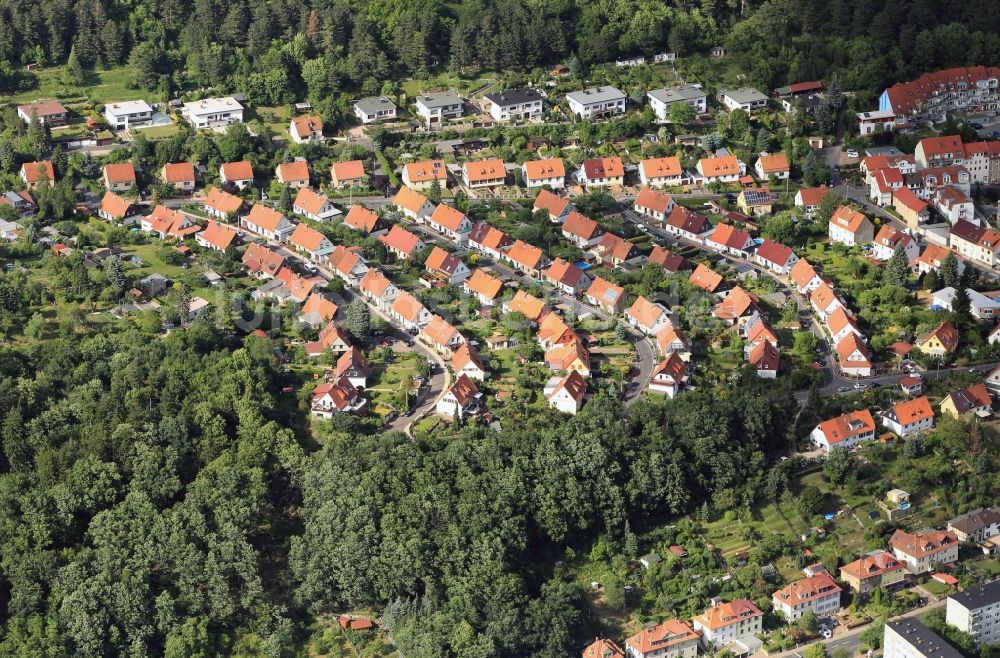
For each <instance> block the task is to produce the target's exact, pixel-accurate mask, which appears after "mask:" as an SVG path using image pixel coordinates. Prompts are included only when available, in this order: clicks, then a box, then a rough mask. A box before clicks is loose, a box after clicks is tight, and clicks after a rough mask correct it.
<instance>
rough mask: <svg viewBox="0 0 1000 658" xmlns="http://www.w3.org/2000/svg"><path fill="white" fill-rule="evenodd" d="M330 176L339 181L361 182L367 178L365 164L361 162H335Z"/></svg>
mask: <svg viewBox="0 0 1000 658" xmlns="http://www.w3.org/2000/svg"><path fill="white" fill-rule="evenodd" d="M330 174H331V175H332V176H333V177H334V178H336V179H337V180H338V181H346V180H361V179H362V178H364V177H365V163H364V162H363V161H361V160H350V161H348V162H334V163H333V164H332V165H330Z"/></svg>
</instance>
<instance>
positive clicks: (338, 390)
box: [312, 377, 358, 411]
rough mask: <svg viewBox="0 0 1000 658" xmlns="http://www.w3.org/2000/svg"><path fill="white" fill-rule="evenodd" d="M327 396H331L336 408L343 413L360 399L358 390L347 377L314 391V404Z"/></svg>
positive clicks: (323, 384)
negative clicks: (353, 402)
mask: <svg viewBox="0 0 1000 658" xmlns="http://www.w3.org/2000/svg"><path fill="white" fill-rule="evenodd" d="M327 395H329V396H330V399H331V401H332V402H333V404H334V406H336V407H337V409H339V410H341V411H343V410H344V409H347V408H348V407H349V406H350V405H351V402H352V401H353V400H354V399H355V398H357V397H358V389H356V388H354V385H353V384H351V381H350V380H349V379H347V377H341V378H340V379H339V380H337V381H336V382H324V383H322V384H320V385H319V386H317V387H316V388H315V389H313V395H312V399H313V402H314V403H315V402H318V401H319V400H321V399H322V398H324V397H326V396H327Z"/></svg>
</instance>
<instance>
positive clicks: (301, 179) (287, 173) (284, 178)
mask: <svg viewBox="0 0 1000 658" xmlns="http://www.w3.org/2000/svg"><path fill="white" fill-rule="evenodd" d="M275 174H276V178H277V179H278V182H280V183H284V184H285V185H288V186H289V187H296V188H298V187H308V185H309V163H308V162H306V161H305V160H293V161H292V162H282V163H280V164H279V165H278V167H277V169H276V170H275Z"/></svg>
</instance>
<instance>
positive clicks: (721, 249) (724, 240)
mask: <svg viewBox="0 0 1000 658" xmlns="http://www.w3.org/2000/svg"><path fill="white" fill-rule="evenodd" d="M753 245H754V241H753V238H751V237H750V234H749V233H746V232H745V231H741V230H739V229H738V228H736V227H735V226H731V225H729V224H726V223H722V222H720V223H719V224H716V225H715V230H714V231H712V234H711V235H709V236H708V237H707V238H705V246H706V247H708V248H709V249H712V250H713V251H716V252H718V253H720V254H729V255H732V256H737V257H739V258H747V257H748V256H749V255H750V254H749V251H750V248H751V247H752V246H753Z"/></svg>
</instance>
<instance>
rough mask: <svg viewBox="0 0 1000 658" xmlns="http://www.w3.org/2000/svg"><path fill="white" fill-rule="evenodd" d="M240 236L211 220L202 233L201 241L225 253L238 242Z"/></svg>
mask: <svg viewBox="0 0 1000 658" xmlns="http://www.w3.org/2000/svg"><path fill="white" fill-rule="evenodd" d="M238 235H239V234H238V233H237V232H236V231H234V230H233V229H232V228H230V227H229V226H227V225H225V224H220V223H219V222H215V221H212V220H209V222H208V224H207V225H206V226H205V230H204V231H202V232H201V239H202V240H204V241H205V242H207V243H209V244H210V245H212V246H213V247H215V248H216V249H219V250H220V251H225V250H226V249H228V248H229V247H230V246H232V244H233V242H234V241H235V240H236V238H237V236H238Z"/></svg>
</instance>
